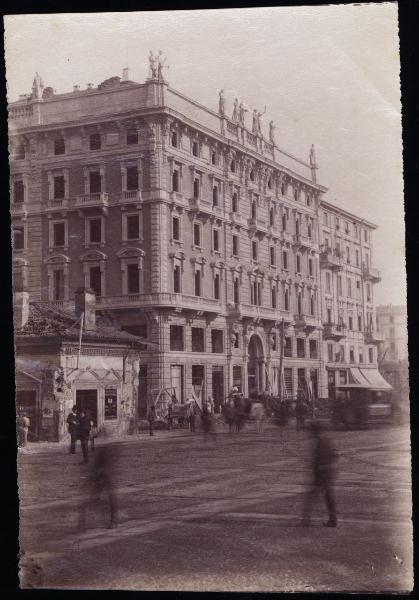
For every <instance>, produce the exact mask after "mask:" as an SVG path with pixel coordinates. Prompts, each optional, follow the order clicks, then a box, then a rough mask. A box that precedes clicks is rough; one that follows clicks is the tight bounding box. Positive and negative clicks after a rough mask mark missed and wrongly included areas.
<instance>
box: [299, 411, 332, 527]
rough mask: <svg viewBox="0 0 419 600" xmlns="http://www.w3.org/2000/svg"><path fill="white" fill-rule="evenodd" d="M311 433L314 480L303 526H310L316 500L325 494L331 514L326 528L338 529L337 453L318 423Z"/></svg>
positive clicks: (307, 499) (307, 501) (304, 511)
mask: <svg viewBox="0 0 419 600" xmlns="http://www.w3.org/2000/svg"><path fill="white" fill-rule="evenodd" d="M311 432H312V435H313V436H314V440H315V447H314V454H313V463H312V473H313V480H312V485H311V487H310V489H309V491H308V492H307V494H306V497H305V501H304V508H303V520H302V524H303V525H304V526H308V525H310V516H311V510H312V507H313V503H314V500H315V499H316V497H317V496H318V494H319V493H321V492H323V493H324V497H325V501H326V506H327V510H328V513H329V519H328V521H327V522H326V523H324V525H325V526H326V527H336V526H337V524H338V522H337V515H336V501H335V494H334V485H335V480H336V462H337V458H338V457H337V453H336V450H335V448H334V447H333V445H332V442H331V441H330V439H329V438H328V437H327V436H326V435H325V434H324V433H323V430H322V427H321V425H320V423H319V422H318V421H315V422H314V423H313V424H312V426H311Z"/></svg>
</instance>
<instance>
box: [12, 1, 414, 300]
mask: <svg viewBox="0 0 419 600" xmlns="http://www.w3.org/2000/svg"><path fill="white" fill-rule="evenodd" d="M5 26H6V67H7V89H8V99H9V100H16V99H17V97H18V95H19V94H24V93H30V91H31V86H32V81H33V77H34V74H35V72H36V71H38V72H39V74H40V75H41V77H42V78H43V80H44V84H45V85H46V86H51V87H53V88H54V89H55V90H56V92H57V93H61V92H67V91H71V90H72V87H73V85H74V84H79V85H80V86H81V87H82V88H84V87H85V86H86V84H87V83H90V82H92V83H94V84H95V85H97V84H98V83H100V82H101V81H103V80H104V79H107V78H108V77H112V76H114V75H122V69H123V67H125V66H127V65H128V67H129V70H130V78H131V79H133V80H134V81H138V82H142V81H144V79H145V78H146V77H147V75H148V53H149V51H150V50H151V49H152V50H153V51H154V52H155V53H156V52H157V51H158V50H160V49H161V50H163V53H164V54H165V55H166V56H167V64H168V65H169V67H170V68H169V70H168V71H167V77H168V79H169V82H170V85H171V86H172V87H174V88H176V89H178V90H179V91H181V92H183V93H185V94H186V95H187V96H190V97H191V98H194V99H196V100H198V101H199V102H201V103H203V104H205V105H206V106H208V107H210V108H212V109H215V110H217V108H218V92H219V90H220V89H221V88H224V90H225V96H226V100H227V109H228V110H229V111H230V110H231V107H232V102H233V100H234V97H235V96H238V97H239V98H240V99H241V100H243V101H244V102H245V103H246V104H247V105H248V106H249V107H251V108H258V109H260V110H263V108H264V106H265V105H266V106H267V112H266V115H265V116H264V117H263V129H264V132H265V134H266V135H267V130H268V123H269V121H270V120H271V119H273V120H274V121H275V123H276V126H277V129H276V139H277V143H278V145H279V146H280V147H281V148H284V149H286V150H288V151H289V152H291V153H293V154H295V155H297V156H299V157H301V158H303V159H307V158H308V152H309V147H310V145H311V144H312V143H314V144H315V146H316V155H317V161H318V163H319V167H320V169H319V172H318V181H319V183H321V184H322V185H325V186H326V187H327V188H328V189H329V191H328V192H327V194H326V196H325V199H327V200H329V201H331V202H334V203H336V204H337V205H339V206H341V207H343V208H346V209H347V210H349V211H353V212H355V213H356V214H357V215H359V216H362V217H364V218H366V219H369V220H371V221H373V222H374V223H376V224H377V225H378V227H379V228H378V230H377V231H376V232H375V234H374V236H373V239H374V247H375V258H374V261H375V266H377V267H378V268H379V269H381V271H382V276H383V280H382V282H381V283H380V284H378V285H377V286H376V293H375V300H376V304H381V303H386V304H387V303H392V304H404V303H405V296H406V291H405V266H404V254H405V253H404V221H403V180H402V142H401V114H400V88H399V70H400V67H399V50H398V48H399V45H398V44H399V42H398V26H397V5H396V4H394V3H387V4H369V5H361V6H343V5H340V6H320V7H314V6H310V7H292V8H284V7H281V8H263V9H259V8H258V9H240V10H237V9H231V10H211V11H173V12H154V13H141V12H134V13H91V14H58V15H19V16H8V17H5ZM248 118H249V117H248Z"/></svg>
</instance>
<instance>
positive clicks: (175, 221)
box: [172, 217, 180, 242]
mask: <svg viewBox="0 0 419 600" xmlns="http://www.w3.org/2000/svg"><path fill="white" fill-rule="evenodd" d="M172 237H173V239H174V240H176V241H177V242H179V241H180V219H179V217H172Z"/></svg>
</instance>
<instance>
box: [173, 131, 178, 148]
mask: <svg viewBox="0 0 419 600" xmlns="http://www.w3.org/2000/svg"><path fill="white" fill-rule="evenodd" d="M172 146H173V147H174V148H177V146H178V137H177V132H176V131H172Z"/></svg>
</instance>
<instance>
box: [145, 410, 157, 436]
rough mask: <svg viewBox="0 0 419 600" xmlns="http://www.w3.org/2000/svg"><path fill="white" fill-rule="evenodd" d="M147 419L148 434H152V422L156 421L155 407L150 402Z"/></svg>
mask: <svg viewBox="0 0 419 600" xmlns="http://www.w3.org/2000/svg"><path fill="white" fill-rule="evenodd" d="M147 421H148V426H149V432H150V435H154V423H155V421H156V407H155V406H154V404H150V406H149V407H148V411H147Z"/></svg>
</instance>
